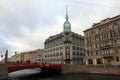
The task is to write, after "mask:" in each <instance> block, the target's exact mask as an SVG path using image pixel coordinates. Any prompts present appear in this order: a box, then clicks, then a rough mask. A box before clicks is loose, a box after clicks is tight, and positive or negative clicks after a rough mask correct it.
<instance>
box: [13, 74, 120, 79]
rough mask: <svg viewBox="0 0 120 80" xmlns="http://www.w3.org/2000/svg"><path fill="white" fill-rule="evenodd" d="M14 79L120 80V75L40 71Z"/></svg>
mask: <svg viewBox="0 0 120 80" xmlns="http://www.w3.org/2000/svg"><path fill="white" fill-rule="evenodd" d="M12 80H13V79H12ZM14 80H120V76H113V75H95V74H64V75H43V74H40V73H39V74H34V75H30V76H26V77H20V78H15V79H14Z"/></svg>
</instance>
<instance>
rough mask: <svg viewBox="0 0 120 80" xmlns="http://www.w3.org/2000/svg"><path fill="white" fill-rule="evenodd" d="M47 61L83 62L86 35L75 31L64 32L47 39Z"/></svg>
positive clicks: (58, 62) (57, 62)
mask: <svg viewBox="0 0 120 80" xmlns="http://www.w3.org/2000/svg"><path fill="white" fill-rule="evenodd" d="M44 44H45V62H47V63H56V64H60V63H64V64H66V63H67V64H83V63H84V62H83V61H84V57H85V50H84V37H83V36H81V35H78V34H77V33H74V32H67V33H66V32H62V33H60V34H57V35H54V36H51V37H49V38H48V39H46V41H45V43H44Z"/></svg>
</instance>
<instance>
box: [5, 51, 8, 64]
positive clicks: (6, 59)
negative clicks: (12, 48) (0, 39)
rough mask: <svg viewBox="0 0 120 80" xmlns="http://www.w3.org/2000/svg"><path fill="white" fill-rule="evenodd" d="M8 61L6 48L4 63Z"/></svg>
mask: <svg viewBox="0 0 120 80" xmlns="http://www.w3.org/2000/svg"><path fill="white" fill-rule="evenodd" d="M7 62H8V50H6V53H5V63H7Z"/></svg>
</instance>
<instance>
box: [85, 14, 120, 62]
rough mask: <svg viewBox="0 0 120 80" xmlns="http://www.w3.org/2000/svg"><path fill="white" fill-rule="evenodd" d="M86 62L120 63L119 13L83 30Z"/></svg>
mask: <svg viewBox="0 0 120 80" xmlns="http://www.w3.org/2000/svg"><path fill="white" fill-rule="evenodd" d="M84 39H85V49H86V64H120V15H118V16H115V17H113V18H107V19H104V20H102V21H101V22H99V23H96V24H93V26H92V28H90V29H87V30H85V31H84Z"/></svg>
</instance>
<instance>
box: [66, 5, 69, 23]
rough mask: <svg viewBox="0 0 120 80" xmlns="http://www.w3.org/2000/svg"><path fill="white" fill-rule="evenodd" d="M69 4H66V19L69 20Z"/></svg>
mask: <svg viewBox="0 0 120 80" xmlns="http://www.w3.org/2000/svg"><path fill="white" fill-rule="evenodd" d="M67 8H68V6H67V5H66V21H68V18H69V17H68V10H67Z"/></svg>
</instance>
